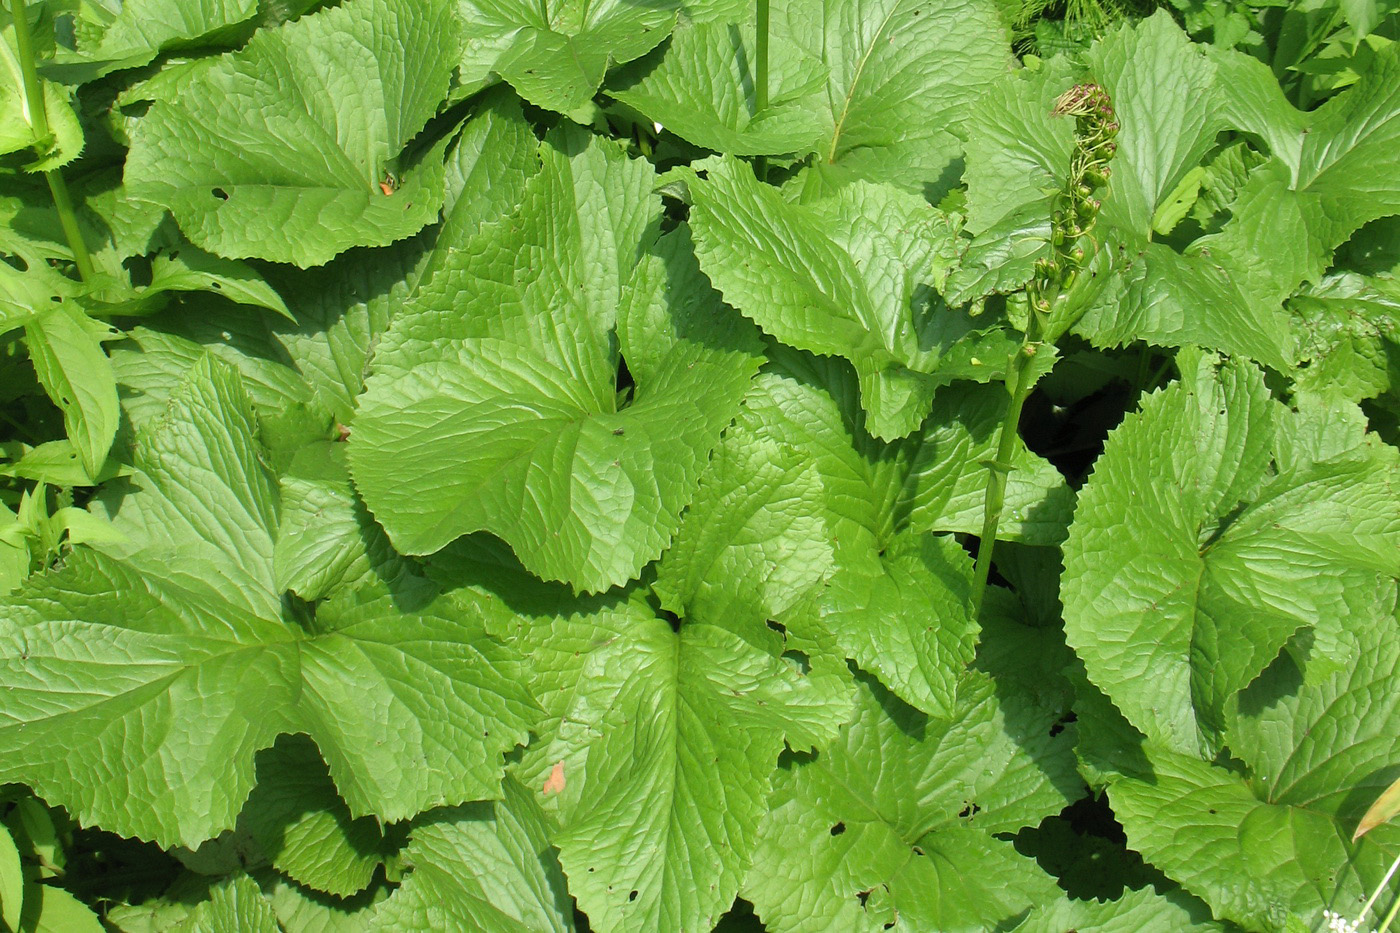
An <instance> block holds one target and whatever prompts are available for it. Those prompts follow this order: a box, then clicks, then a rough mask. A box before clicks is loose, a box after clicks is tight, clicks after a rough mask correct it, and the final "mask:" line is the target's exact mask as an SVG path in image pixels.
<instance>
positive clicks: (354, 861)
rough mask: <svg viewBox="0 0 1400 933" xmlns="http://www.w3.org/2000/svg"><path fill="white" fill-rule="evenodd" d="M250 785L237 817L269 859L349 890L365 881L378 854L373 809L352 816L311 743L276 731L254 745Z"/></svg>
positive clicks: (320, 883) (340, 893)
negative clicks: (270, 739) (271, 739)
mask: <svg viewBox="0 0 1400 933" xmlns="http://www.w3.org/2000/svg"><path fill="white" fill-rule="evenodd" d="M257 781H258V783H257V786H255V787H254V788H253V792H252V793H251V794H249V795H248V802H247V803H246V804H245V805H244V807H243V812H242V814H241V815H240V816H239V819H238V832H240V833H244V834H246V835H248V836H249V837H251V838H252V840H253V841H254V842H255V844H256V845H257V846H258V847H259V848H261V849H262V851H263V853H265V855H266V856H267V859H268V861H270V862H271V863H272V865H273V866H275V867H276V868H277V869H278V870H279V871H281V872H283V873H284V874H286V875H287V876H288V877H289V878H292V879H293V880H295V881H296V882H298V883H299V884H303V885H306V886H307V887H309V888H314V889H315V890H317V891H325V892H326V893H328V894H331V895H334V896H335V897H341V898H344V897H349V896H351V895H353V894H356V893H357V892H359V891H363V890H364V889H365V888H366V887H368V886H369V883H370V881H371V880H372V879H373V877H374V872H375V869H377V868H378V867H379V865H380V863H382V862H383V861H384V857H385V852H384V848H385V846H384V837H383V834H382V832H381V831H380V827H379V823H378V822H377V821H376V820H375V819H374V817H372V816H362V817H360V818H359V819H352V818H351V816H350V810H349V808H348V807H346V805H345V801H343V800H342V799H341V798H340V795H339V794H337V793H336V789H335V784H334V783H333V782H332V780H331V776H330V773H329V772H328V771H327V769H326V763H325V762H324V761H322V760H321V755H320V753H319V752H317V751H316V746H315V745H314V744H313V743H312V742H311V741H310V740H309V739H308V738H307V737H306V736H304V735H297V736H282V737H280V738H278V740H277V743H276V744H275V745H273V746H272V748H270V749H266V750H264V751H262V752H260V753H259V755H258V760H257Z"/></svg>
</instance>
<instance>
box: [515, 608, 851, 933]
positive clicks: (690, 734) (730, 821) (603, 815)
mask: <svg viewBox="0 0 1400 933" xmlns="http://www.w3.org/2000/svg"><path fill="white" fill-rule="evenodd" d="M623 631H624V632H625V633H626V635H625V637H624V638H612V639H609V640H608V641H607V642H605V643H603V644H601V645H598V644H597V641H596V640H594V644H595V645H597V647H595V648H594V650H592V651H591V652H589V653H587V654H586V656H585V657H584V658H583V659H582V660H581V661H580V660H575V662H574V666H573V667H572V668H571V669H569V671H568V675H567V679H562V680H560V681H559V682H558V687H554V689H559V688H563V689H566V690H567V691H568V693H569V696H570V703H569V705H568V707H567V708H566V710H565V711H564V715H563V720H562V725H561V727H560V730H559V732H558V734H557V736H556V737H555V738H554V741H553V742H551V743H549V744H548V745H547V746H546V747H545V748H544V749H542V750H541V753H540V754H541V755H542V757H543V758H544V760H546V761H548V760H555V761H563V762H565V765H564V770H563V772H562V774H563V776H564V778H565V780H566V781H568V784H567V785H566V787H565V789H564V792H563V793H564V795H565V796H563V797H562V798H561V803H560V810H561V815H560V823H561V825H562V829H561V831H560V832H559V833H558V834H557V835H556V836H555V843H556V845H558V847H559V852H560V855H559V858H560V862H561V863H562V864H563V866H564V870H565V871H566V872H567V873H568V876H569V881H570V890H571V891H572V892H573V894H574V896H575V897H577V898H578V900H579V905H580V907H581V908H582V909H583V910H584V912H586V913H587V914H588V915H589V917H590V918H591V919H592V921H593V922H594V923H595V924H596V925H598V926H600V927H605V928H608V929H621V930H678V929H710V928H712V927H713V926H714V924H715V922H716V921H717V920H718V919H719V916H720V914H722V913H723V912H724V911H725V910H726V909H727V908H728V907H729V905H730V903H731V902H732V901H733V898H734V894H735V891H736V890H737V889H738V887H739V882H740V879H741V878H742V877H743V876H744V873H745V871H746V870H747V868H748V865H749V859H750V857H751V853H752V852H753V846H754V843H755V835H754V830H755V827H756V825H757V823H758V821H759V818H760V817H761V815H762V814H763V812H764V801H765V799H766V797H767V795H768V790H769V777H770V774H771V772H772V770H773V766H774V763H775V762H776V761H777V758H778V753H779V752H780V751H782V749H783V747H784V740H785V739H786V741H787V742H788V743H790V744H792V745H794V746H799V747H807V746H809V745H810V743H811V740H812V739H813V738H815V737H817V734H818V732H820V733H826V732H834V731H835V728H836V726H837V725H838V724H839V722H840V721H841V718H842V715H843V714H844V713H845V710H844V709H842V708H840V707H833V706H830V705H827V704H826V703H825V702H824V698H823V697H822V696H820V695H819V694H818V693H817V690H816V688H815V687H814V686H813V684H812V682H811V681H809V680H808V679H807V678H805V677H804V676H802V675H801V674H800V673H798V671H797V670H796V669H795V668H794V667H793V666H791V665H789V663H788V662H787V661H785V660H782V659H780V658H777V657H774V656H773V654H771V653H769V652H766V651H762V650H760V649H758V648H756V647H754V646H753V645H752V644H750V643H749V642H747V641H745V640H744V639H743V638H740V637H739V636H737V635H735V634H733V633H731V632H728V631H725V630H723V629H720V628H717V627H715V626H711V625H705V624H700V623H692V622H687V623H684V624H683V625H682V626H681V630H680V633H679V634H677V633H675V632H673V631H672V630H671V627H670V626H669V625H668V624H667V623H666V622H664V621H662V620H660V619H655V618H652V619H642V618H635V617H634V619H633V620H630V622H629V624H628V625H627V626H626V628H625V629H623ZM814 727H815V730H814ZM574 762H578V764H577V765H576V766H573V767H571V765H573V764H574ZM633 892H636V893H635V895H634V894H633Z"/></svg>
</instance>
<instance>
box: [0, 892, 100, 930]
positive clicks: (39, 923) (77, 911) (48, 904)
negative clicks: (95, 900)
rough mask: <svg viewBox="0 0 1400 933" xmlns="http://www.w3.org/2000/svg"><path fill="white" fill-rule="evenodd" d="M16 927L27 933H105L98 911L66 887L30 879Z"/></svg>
mask: <svg viewBox="0 0 1400 933" xmlns="http://www.w3.org/2000/svg"><path fill="white" fill-rule="evenodd" d="M12 929H14V930H17V931H23V933H102V931H103V929H104V927H103V926H102V921H101V920H99V919H98V918H97V914H95V913H93V912H92V910H91V909H90V908H89V907H88V906H87V905H86V904H84V903H83V902H82V901H80V900H78V899H77V898H76V897H74V896H73V895H71V894H69V893H68V892H67V891H65V890H63V889H62V888H57V887H54V886H52V885H47V884H37V883H35V882H26V883H25V886H24V912H23V913H22V914H21V915H20V920H19V923H18V924H17V925H15V926H14V927H13V928H12Z"/></svg>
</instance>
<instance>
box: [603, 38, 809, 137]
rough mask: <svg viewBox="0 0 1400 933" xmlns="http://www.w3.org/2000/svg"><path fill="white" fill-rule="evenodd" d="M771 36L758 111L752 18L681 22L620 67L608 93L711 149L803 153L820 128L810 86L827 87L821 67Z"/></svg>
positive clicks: (666, 126) (786, 41)
mask: <svg viewBox="0 0 1400 933" xmlns="http://www.w3.org/2000/svg"><path fill="white" fill-rule="evenodd" d="M770 32H771V30H770ZM769 43H770V44H769V49H770V51H769V55H770V64H769V69H770V70H769V76H768V82H769V104H768V108H767V109H766V110H764V111H763V112H762V113H759V112H757V110H756V107H755V103H754V78H753V75H752V73H751V72H752V68H753V65H752V63H753V61H754V30H753V25H752V23H751V22H750V23H745V24H743V25H737V24H734V23H714V22H710V23H693V22H690V21H689V20H686V21H682V22H681V23H680V24H679V25H678V26H677V27H676V29H675V32H673V33H672V35H671V41H670V43H669V44H668V45H666V46H664V47H663V48H662V49H659V50H657V51H656V52H654V53H652V54H651V55H649V56H647V57H646V58H644V59H640V60H639V61H637V62H636V63H635V64H634V65H632V66H631V67H629V68H626V69H624V70H622V72H621V73H620V74H618V75H617V76H616V77H615V78H614V79H613V82H612V84H611V85H610V86H609V88H608V95H609V96H611V97H615V98H617V99H618V100H620V101H622V102H623V103H624V104H627V105H628V106H630V107H634V108H636V109H637V110H638V111H640V112H641V113H642V114H644V115H645V116H646V117H647V118H648V119H650V120H653V121H655V122H657V123H660V124H662V125H663V126H664V127H665V129H666V130H668V131H669V132H672V133H675V134H676V135H677V136H679V137H681V138H682V139H684V140H686V141H687V142H690V143H694V144H695V145H697V146H702V147H704V148H706V149H713V150H715V151H716V152H725V153H728V154H730V155H765V154H772V155H776V154H779V153H786V152H794V153H802V152H806V151H808V150H810V149H811V148H812V147H813V146H815V144H816V142H817V139H818V138H819V137H820V136H821V134H822V129H823V127H822V119H821V115H820V113H819V112H818V109H817V107H816V105H815V97H814V92H815V91H816V90H817V89H818V88H825V85H826V69H825V67H824V66H823V65H822V63H821V62H820V61H819V60H818V59H815V58H812V57H810V56H809V55H808V53H806V52H805V51H804V50H803V49H802V48H801V47H799V46H797V45H796V44H794V43H792V42H791V41H788V38H787V37H786V36H782V35H770V40H769Z"/></svg>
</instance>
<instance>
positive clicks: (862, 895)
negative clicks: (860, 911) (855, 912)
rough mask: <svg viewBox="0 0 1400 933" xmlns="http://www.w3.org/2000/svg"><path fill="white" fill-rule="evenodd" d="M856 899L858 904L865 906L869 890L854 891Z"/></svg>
mask: <svg viewBox="0 0 1400 933" xmlns="http://www.w3.org/2000/svg"><path fill="white" fill-rule="evenodd" d="M856 900H858V901H860V906H862V907H864V906H865V902H866V901H868V900H870V892H869V891H857V892H856Z"/></svg>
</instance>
